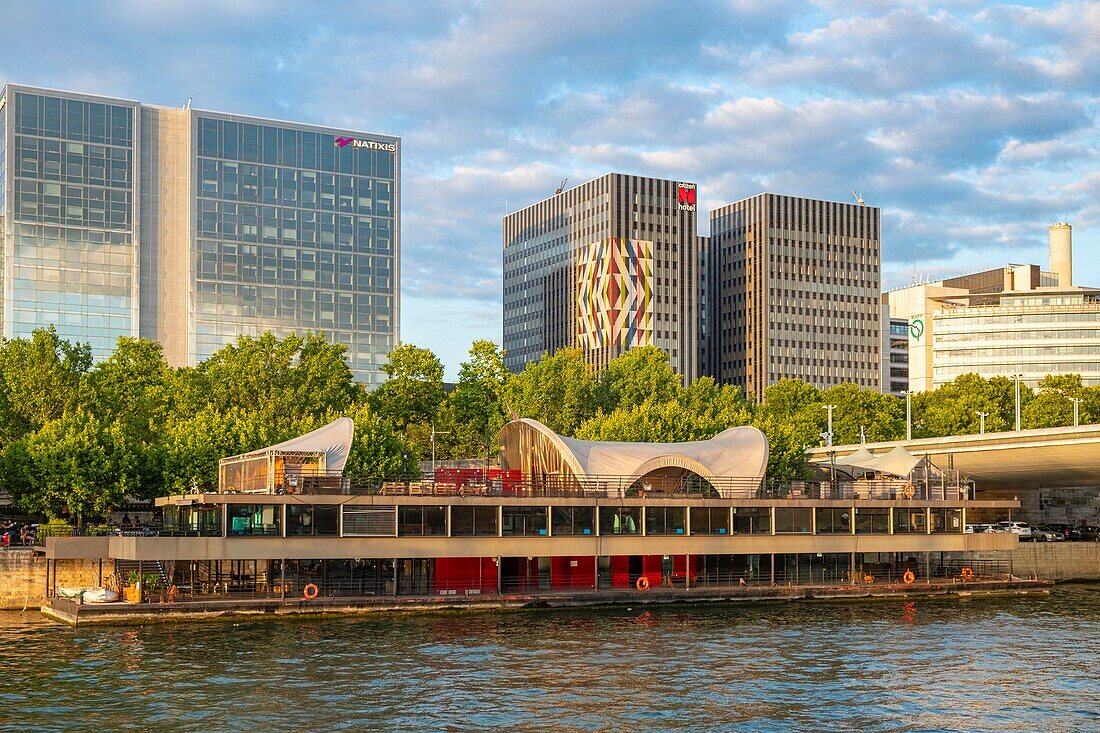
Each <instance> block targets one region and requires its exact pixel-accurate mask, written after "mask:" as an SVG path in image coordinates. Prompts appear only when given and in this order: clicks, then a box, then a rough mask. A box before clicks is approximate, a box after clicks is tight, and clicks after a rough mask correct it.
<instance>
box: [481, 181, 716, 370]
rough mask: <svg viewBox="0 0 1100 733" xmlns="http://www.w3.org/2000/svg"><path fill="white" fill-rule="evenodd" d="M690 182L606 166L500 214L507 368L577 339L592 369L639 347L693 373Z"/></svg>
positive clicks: (695, 309)
mask: <svg viewBox="0 0 1100 733" xmlns="http://www.w3.org/2000/svg"><path fill="white" fill-rule="evenodd" d="M695 201H696V187H695V184H693V183H682V182H676V181H668V180H661V179H656V178H643V177H640V176H629V175H623V174H618V173H610V174H607V175H605V176H601V177H600V178H597V179H594V180H591V181H588V182H587V183H583V184H581V185H579V186H576V187H575V188H571V189H569V190H567V191H562V192H559V193H556V194H555V195H554V196H552V197H550V198H548V199H545V200H543V201H540V202H539V203H536V204H532V205H530V206H527V207H526V208H523V209H520V210H519V211H516V212H515V213H512V214H509V215H507V216H506V217H505V218H504V344H503V345H504V349H505V350H506V352H507V356H506V364H507V366H508V368H509V369H510V370H512V371H519V370H522V369H523V366H524V364H526V363H528V362H530V361H537V360H538V359H539V358H540V357H541V356H542V355H543V354H544V353H551V354H552V353H554V352H555V351H556V350H558V349H561V348H565V347H579V348H581V349H582V350H583V351H584V353H585V355H586V357H587V358H588V359H589V360H590V361H591V363H593V364H594V365H595V366H597V367H603V366H605V365H606V364H607V363H608V362H609V361H610V360H611V359H613V358H615V357H616V356H618V355H620V354H622V353H624V352H625V351H627V350H629V349H631V348H633V347H636V346H645V345H654V346H658V347H660V348H661V349H663V350H665V351H667V352H668V353H669V356H670V360H671V363H672V367H673V368H674V369H676V370H677V371H678V372H679V373H681V374H683V375H684V377H685V380H686V381H690V380H692V379H694V378H695V377H696V376H697V374H698V364H697V358H698V349H699V345H698V329H699V301H698V297H699V289H698V287H697V284H696V283H697V278H698V275H697V267H698V252H699V248H700V237H698V235H697V234H696V221H695V208H696V204H695Z"/></svg>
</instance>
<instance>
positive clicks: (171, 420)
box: [0, 328, 1100, 518]
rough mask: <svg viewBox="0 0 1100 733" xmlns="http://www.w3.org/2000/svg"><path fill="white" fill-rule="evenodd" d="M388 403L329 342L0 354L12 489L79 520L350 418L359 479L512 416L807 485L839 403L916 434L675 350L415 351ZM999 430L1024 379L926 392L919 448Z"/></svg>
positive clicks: (211, 475)
mask: <svg viewBox="0 0 1100 733" xmlns="http://www.w3.org/2000/svg"><path fill="white" fill-rule="evenodd" d="M383 371H384V372H385V373H386V375H387V376H388V377H389V379H388V381H386V382H385V383H384V384H383V385H381V386H380V387H379V388H378V389H376V390H375V391H374V392H373V393H368V392H367V390H366V389H365V388H364V387H363V386H362V385H360V384H357V383H356V382H354V381H353V379H352V375H351V371H350V369H349V368H348V365H347V361H346V359H345V355H344V347H343V346H341V345H339V344H330V343H328V342H326V341H325V339H324V338H323V337H321V336H320V335H317V334H307V335H304V336H295V335H292V336H288V337H285V338H281V339H280V338H276V337H275V336H274V335H272V334H270V333H267V334H262V335H260V336H241V337H240V338H238V339H237V340H236V341H234V342H233V343H231V344H229V345H227V346H225V347H224V348H222V349H220V350H219V351H218V352H216V353H215V354H213V355H212V356H211V357H210V358H209V359H206V360H205V361H203V362H202V363H200V364H198V365H197V366H195V367H190V368H177V369H173V368H171V367H170V366H169V365H168V363H167V362H166V361H165V359H164V355H163V353H162V350H161V348H160V345H159V344H157V343H155V342H152V341H148V340H144V339H135V338H120V339H119V340H118V344H117V347H116V349H115V351H114V353H112V354H111V356H110V357H109V358H107V359H105V360H103V361H101V362H99V363H95V364H93V363H92V359H91V352H90V350H89V348H88V347H87V345H82V344H72V343H70V342H68V341H66V340H64V339H61V338H60V337H59V336H58V334H57V332H56V330H54V329H52V328H47V329H42V330H38V331H35V332H34V333H33V334H32V335H31V336H30V337H29V338H18V339H11V340H8V341H4V342H3V343H2V344H0V462H2V463H3V470H2V471H0V489H4V490H6V491H7V492H8V493H10V494H11V495H12V496H13V497H14V498H15V499H16V501H18V502H19V504H20V505H21V506H23V507H24V508H25V509H27V510H28V511H32V512H40V513H42V514H46V515H50V516H58V515H59V514H68V515H69V516H71V517H76V518H82V517H92V516H94V515H97V514H102V513H103V512H105V511H106V510H107V509H109V508H110V507H112V506H118V505H119V503H120V502H122V501H124V500H125V497H127V496H133V497H139V498H151V497H154V496H158V495H162V494H166V493H178V492H182V491H186V490H188V489H191V488H195V487H198V488H202V489H213V488H215V487H216V485H217V465H218V459H220V458H223V457H225V456H230V455H235V454H238V453H243V452H246V451H250V450H255V449H257V448H262V447H263V446H265V445H270V444H272V443H276V442H279V441H282V440H286V439H288V438H292V437H294V436H296V435H301V434H303V433H305V432H308V431H310V430H313V429H314V428H317V427H320V426H321V425H324V424H325V423H327V422H329V421H331V420H333V419H335V418H337V417H340V416H343V415H346V416H349V417H351V418H352V419H353V420H354V421H355V425H356V431H355V441H354V444H353V446H352V450H351V455H350V457H349V460H348V465H347V472H348V474H349V475H353V476H354V475H359V476H373V477H382V476H398V475H411V474H415V473H416V472H417V470H418V469H417V462H418V461H420V460H424V459H426V458H428V457H429V456H430V454H431V448H432V440H431V435H432V430H433V428H434V429H435V431H436V441H435V448H436V454H437V456H438V457H439V458H477V459H478V460H490V459H491V458H492V457H493V455H494V454H495V453H496V449H497V447H496V445H495V443H496V436H497V433H498V432H499V430H500V428H501V427H502V426H503V425H504V423H505V422H507V421H508V420H509V419H512V418H513V417H529V418H533V419H536V420H539V421H541V422H543V423H544V424H546V425H547V426H548V427H549V428H550V429H551V430H554V431H555V432H557V433H560V434H562V435H567V436H574V437H578V438H582V439H588V440H614V441H654V442H677V441H691V440H704V439H707V438H710V437H713V436H714V435H717V434H718V433H720V432H722V431H723V430H726V429H728V428H731V427H736V426H740V425H755V426H756V427H758V428H760V429H761V430H762V431H763V432H764V434H765V435H766V436H767V438H768V442H769V447H770V459H769V464H768V475H769V476H770V477H771V478H775V479H790V478H796V477H800V476H803V475H804V473H805V471H806V455H805V449H806V448H808V447H810V446H816V445H819V444H821V443H822V439H823V438H822V436H823V434H824V433H825V432H826V430H827V419H828V413H827V410H826V409H825V406H826V405H834V406H835V408H834V411H833V433H834V441H835V442H836V443H838V444H842V443H858V442H860V441H861V440H866V441H868V442H875V441H884V440H893V439H900V438H902V437H904V435H905V401H904V400H903V399H899V398H897V397H893V396H891V395H884V394H880V393H878V392H876V391H873V390H868V389H860V388H858V387H856V386H855V385H851V384H844V385H839V386H835V387H832V388H830V389H828V390H824V391H823V390H819V389H817V388H815V387H813V386H811V385H808V384H805V383H803V382H799V381H796V380H790V379H785V380H780V381H779V382H777V383H775V384H773V385H771V386H770V387H768V388H767V390H766V391H765V393H764V396H763V399H761V400H756V401H754V400H749V399H746V397H745V395H744V394H743V393H742V391H741V390H740V389H739V388H737V387H734V386H730V385H720V384H717V383H716V382H715V381H714V380H713V379H711V378H709V377H703V378H700V379H696V380H694V381H693V382H691V384H689V385H687V386H685V384H684V382H685V380H684V379H683V378H682V377H681V376H680V375H678V374H676V373H675V371H674V370H673V369H672V368H671V366H670V365H669V359H668V355H667V354H665V353H664V352H662V351H660V350H659V349H657V348H654V347H643V348H638V349H634V350H632V351H630V352H628V353H626V354H624V355H623V356H620V357H618V358H616V359H613V360H612V361H611V362H610V364H609V365H608V366H607V368H606V369H603V370H602V371H597V370H596V369H594V368H593V367H592V366H591V365H590V364H589V363H588V362H586V361H585V358H584V354H583V353H582V352H581V351H580V350H579V349H560V350H558V351H557V352H555V353H554V354H545V355H543V358H542V359H540V360H539V361H537V362H532V363H529V364H527V365H526V366H525V368H524V369H523V371H521V372H519V373H518V374H510V373H508V371H507V370H506V369H505V367H504V352H503V350H502V349H501V348H500V347H499V346H498V345H497V344H495V343H493V342H491V341H487V340H478V341H475V342H474V343H473V344H472V345H471V348H470V352H469V356H468V358H467V359H466V361H464V362H463V363H462V365H461V368H460V369H459V373H458V374H459V378H458V382H457V384H456V385H455V386H454V388H453V390H452V391H451V392H450V393H448V392H447V390H446V389H445V386H444V383H443V365H442V363H441V362H440V360H439V358H438V357H437V356H436V355H435V354H433V353H432V352H431V351H430V350H429V349H425V348H421V347H417V346H414V345H412V344H400V345H399V346H397V348H395V349H394V350H393V352H392V353H391V354H390V355H389V358H388V360H387V362H386V364H385V365H384V366H383ZM1073 400H1079V402H1078V409H1079V413H1080V415H1079V417H1080V422H1082V423H1095V422H1097V421H1100V387H1091V386H1086V385H1084V384H1083V383H1082V380H1081V378H1080V377H1079V376H1077V375H1054V376H1048V377H1046V378H1045V379H1043V380H1042V381H1041V382H1040V383H1039V384H1038V386H1037V388H1036V389H1034V390H1033V389H1030V388H1028V387H1026V386H1021V409H1022V422H1023V427H1025V428H1030V427H1055V426H1060V425H1069V424H1072V420H1073V404H1074V403H1073ZM979 413H986V422H985V427H986V430H987V431H989V432H994V431H1001V430H1010V429H1012V427H1013V425H1014V421H1015V383H1014V382H1013V381H1012V380H1011V379H1007V378H1003V377H995V378H993V379H983V378H981V377H979V376H977V375H973V374H967V375H962V376H960V377H958V378H957V379H955V380H954V381H953V382H951V383H949V384H946V385H944V386H942V387H940V388H939V389H936V390H933V391H930V392H926V393H921V394H915V395H914V396H913V435H914V437H933V436H944V435H957V434H964V433H976V432H978V429H979Z"/></svg>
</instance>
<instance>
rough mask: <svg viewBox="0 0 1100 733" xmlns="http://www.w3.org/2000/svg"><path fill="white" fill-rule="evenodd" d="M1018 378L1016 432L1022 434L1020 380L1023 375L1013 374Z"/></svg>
mask: <svg viewBox="0 0 1100 733" xmlns="http://www.w3.org/2000/svg"><path fill="white" fill-rule="evenodd" d="M1012 376H1013V377H1015V378H1016V432H1020V379H1021V378H1022V377H1023V376H1024V375H1023V374H1013V375H1012Z"/></svg>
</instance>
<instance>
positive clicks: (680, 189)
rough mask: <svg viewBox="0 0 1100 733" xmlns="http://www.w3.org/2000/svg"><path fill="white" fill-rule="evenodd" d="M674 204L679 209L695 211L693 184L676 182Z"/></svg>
mask: <svg viewBox="0 0 1100 733" xmlns="http://www.w3.org/2000/svg"><path fill="white" fill-rule="evenodd" d="M676 205H677V206H678V207H679V208H680V211H695V184H694V183H677V184H676Z"/></svg>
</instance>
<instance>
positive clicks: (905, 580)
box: [901, 570, 917, 585]
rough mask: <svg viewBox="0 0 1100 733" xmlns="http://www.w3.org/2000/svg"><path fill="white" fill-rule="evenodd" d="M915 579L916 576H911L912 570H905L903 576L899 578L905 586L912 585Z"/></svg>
mask: <svg viewBox="0 0 1100 733" xmlns="http://www.w3.org/2000/svg"><path fill="white" fill-rule="evenodd" d="M916 579H917V576H915V575H913V571H912V570H906V571H905V575H903V576H901V582H903V583H905V584H906V585H912V584H913V581H914V580H916Z"/></svg>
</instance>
